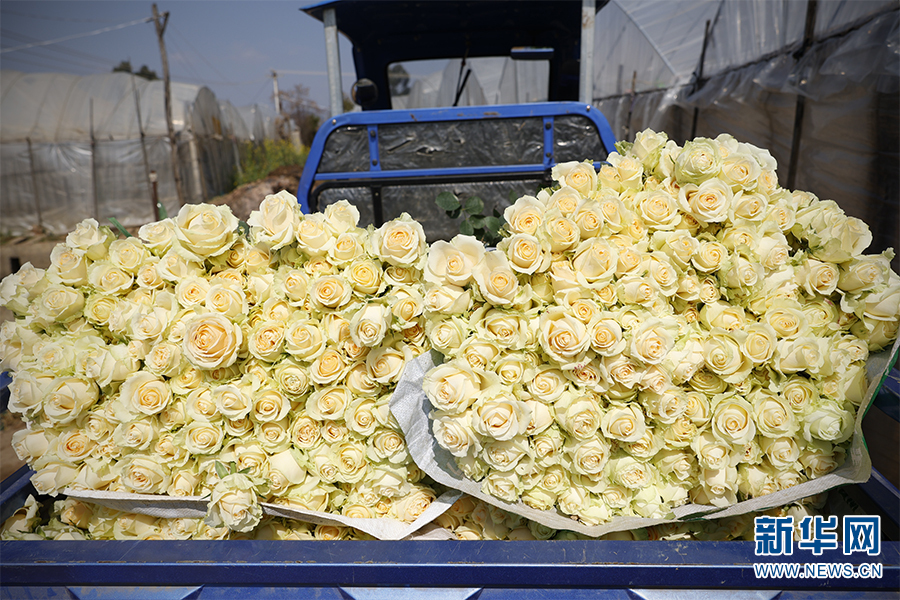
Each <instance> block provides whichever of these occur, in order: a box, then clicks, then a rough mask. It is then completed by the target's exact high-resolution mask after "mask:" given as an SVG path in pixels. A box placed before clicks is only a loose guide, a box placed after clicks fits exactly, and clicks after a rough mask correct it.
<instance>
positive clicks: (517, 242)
mask: <svg viewBox="0 0 900 600" xmlns="http://www.w3.org/2000/svg"><path fill="white" fill-rule="evenodd" d="M499 248H500V249H501V250H504V251H505V252H506V254H507V257H508V258H509V265H510V267H512V269H513V270H515V271H516V272H518V273H525V274H527V275H531V274H532V273H535V272H538V271H545V270H547V268H549V266H550V254H549V253H547V252H546V251H545V248H544V247H543V246H542V244H541V242H540V241H539V240H538V238H536V237H534V236H533V235H529V234H527V233H517V234H514V235H512V236H511V237H509V238H507V239H505V240H503V241H502V242H501V243H500V246H499Z"/></svg>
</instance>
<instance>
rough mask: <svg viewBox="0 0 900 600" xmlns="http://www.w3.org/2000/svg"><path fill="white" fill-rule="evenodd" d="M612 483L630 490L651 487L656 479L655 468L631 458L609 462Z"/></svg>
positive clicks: (626, 457) (625, 457) (624, 457)
mask: <svg viewBox="0 0 900 600" xmlns="http://www.w3.org/2000/svg"><path fill="white" fill-rule="evenodd" d="M609 470H610V472H611V473H612V477H611V479H612V481H613V482H615V483H617V484H619V485H621V486H623V487H625V488H627V489H629V490H640V489H643V488H646V487H648V486H650V485H651V484H652V483H653V481H654V479H655V477H654V475H655V473H654V471H653V467H652V466H651V465H649V464H646V463H642V462H640V461H637V460H635V459H634V458H632V457H631V456H623V457H621V458H615V459H612V460H610V462H609Z"/></svg>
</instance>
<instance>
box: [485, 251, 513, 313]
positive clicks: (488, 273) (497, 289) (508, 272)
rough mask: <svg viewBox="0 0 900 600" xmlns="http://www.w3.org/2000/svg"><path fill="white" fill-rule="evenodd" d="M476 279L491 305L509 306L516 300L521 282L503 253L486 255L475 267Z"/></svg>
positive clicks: (488, 253)
mask: <svg viewBox="0 0 900 600" xmlns="http://www.w3.org/2000/svg"><path fill="white" fill-rule="evenodd" d="M474 277H475V281H477V282H478V289H479V290H480V291H481V294H482V296H484V299H485V300H487V301H488V302H490V303H491V304H494V305H508V304H512V302H513V301H514V300H515V299H516V292H518V291H519V281H518V279H517V278H516V274H515V273H514V272H513V270H512V269H511V268H510V265H509V261H508V260H507V258H506V255H505V254H503V253H502V252H499V251H494V252H487V253H485V255H484V257H483V258H482V260H481V263H479V264H478V265H477V266H476V267H475V272H474Z"/></svg>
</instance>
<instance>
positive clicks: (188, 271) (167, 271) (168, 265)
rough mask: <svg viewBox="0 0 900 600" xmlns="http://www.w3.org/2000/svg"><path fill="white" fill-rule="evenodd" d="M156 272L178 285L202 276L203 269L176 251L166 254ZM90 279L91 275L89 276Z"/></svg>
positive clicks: (157, 264) (157, 265)
mask: <svg viewBox="0 0 900 600" xmlns="http://www.w3.org/2000/svg"><path fill="white" fill-rule="evenodd" d="M156 270H157V272H158V273H159V276H160V277H161V278H162V279H164V280H165V281H168V282H170V283H178V282H179V281H181V280H182V279H184V278H185V277H189V276H191V275H201V274H202V273H203V271H202V268H201V267H200V265H199V264H198V263H196V262H193V261H189V260H185V259H184V258H183V257H181V256H179V255H178V254H176V253H175V252H174V251H172V252H169V253H167V254H165V255H164V256H163V257H162V258H160V259H159V262H158V263H156ZM88 277H90V274H88Z"/></svg>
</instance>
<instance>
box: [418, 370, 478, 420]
mask: <svg viewBox="0 0 900 600" xmlns="http://www.w3.org/2000/svg"><path fill="white" fill-rule="evenodd" d="M422 389H423V391H424V392H425V394H426V395H427V396H428V399H429V400H430V401H431V404H432V406H434V407H435V408H436V409H438V410H440V411H444V412H446V413H448V414H452V415H456V414H459V413H461V412H463V411H464V410H466V409H467V408H468V407H469V405H471V404H472V403H473V402H474V401H475V400H476V399H477V398H478V394H479V392H480V391H481V378H480V377H479V376H478V375H476V374H475V372H474V371H472V370H471V369H470V368H468V367H467V366H466V365H464V364H462V363H461V362H459V361H453V362H449V363H445V364H443V365H438V366H437V367H435V368H433V369H431V370H430V371H429V372H428V373H427V374H426V375H425V378H424V380H423V381H422Z"/></svg>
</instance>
